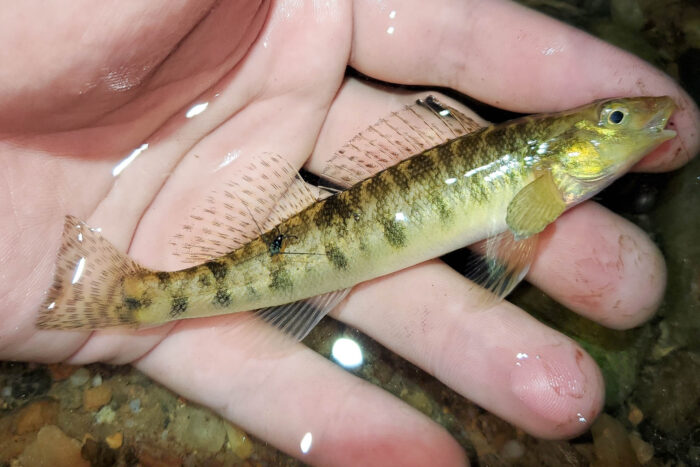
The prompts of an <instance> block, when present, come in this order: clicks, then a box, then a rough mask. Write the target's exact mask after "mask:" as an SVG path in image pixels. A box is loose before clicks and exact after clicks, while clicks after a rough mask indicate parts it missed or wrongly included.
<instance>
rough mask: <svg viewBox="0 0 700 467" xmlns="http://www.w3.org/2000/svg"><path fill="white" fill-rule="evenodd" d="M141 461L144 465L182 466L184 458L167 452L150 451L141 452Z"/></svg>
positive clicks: (148, 466)
mask: <svg viewBox="0 0 700 467" xmlns="http://www.w3.org/2000/svg"><path fill="white" fill-rule="evenodd" d="M139 463H140V464H141V465H143V466H144V467H180V466H181V465H182V460H181V459H180V458H178V457H174V456H170V455H167V454H160V455H158V454H154V453H150V452H148V451H142V452H140V453H139Z"/></svg>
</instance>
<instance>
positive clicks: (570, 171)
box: [550, 96, 676, 204]
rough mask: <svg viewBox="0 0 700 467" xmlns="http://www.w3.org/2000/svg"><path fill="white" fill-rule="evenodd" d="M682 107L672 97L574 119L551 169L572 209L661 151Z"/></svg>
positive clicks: (623, 103)
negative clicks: (673, 118) (669, 125)
mask: <svg viewBox="0 0 700 467" xmlns="http://www.w3.org/2000/svg"><path fill="white" fill-rule="evenodd" d="M675 108H676V105H675V103H674V102H673V100H672V99H671V98H670V97H668V96H662V97H632V98H620V99H607V100H602V101H597V102H594V103H593V104H590V105H588V106H585V107H582V108H579V109H577V110H576V111H574V112H572V113H571V114H569V115H568V116H567V117H568V118H567V120H568V122H567V123H568V125H567V127H568V129H567V131H564V132H563V133H562V134H560V135H559V136H558V137H557V138H556V139H557V141H556V143H555V144H552V147H553V149H554V150H555V151H554V154H552V155H553V156H554V157H553V158H552V161H553V163H552V165H551V167H550V168H551V169H552V172H553V175H554V178H555V180H557V181H558V183H557V184H558V185H559V186H560V190H561V191H562V195H563V197H564V200H565V201H566V202H567V204H576V203H579V202H581V201H583V200H585V199H587V198H590V197H591V196H593V195H594V194H595V193H597V192H599V191H600V190H602V189H603V188H605V187H606V186H608V185H609V184H610V183H612V182H613V181H614V180H615V179H617V178H619V177H620V176H621V175H623V174H624V173H625V172H626V171H627V170H629V169H630V168H631V167H632V166H633V165H634V164H636V163H637V162H639V160H641V159H642V158H643V157H644V156H645V155H646V154H648V153H649V152H650V151H651V150H653V149H654V148H656V147H657V146H658V145H660V144H661V143H663V142H664V141H667V140H669V139H671V138H673V137H675V136H676V132H675V131H673V130H668V129H666V124H667V123H668V119H669V117H670V116H671V114H672V113H673V111H674V110H675Z"/></svg>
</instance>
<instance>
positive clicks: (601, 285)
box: [527, 202, 666, 329]
mask: <svg viewBox="0 0 700 467" xmlns="http://www.w3.org/2000/svg"><path fill="white" fill-rule="evenodd" d="M527 279H528V281H530V282H532V283H533V284H534V285H536V286H537V287H538V288H540V289H541V290H543V291H544V292H546V293H547V294H548V295H549V296H551V297H552V298H554V299H555V300H556V301H558V302H559V303H562V304H563V305H566V306H567V307H568V308H570V309H571V310H574V311H577V312H578V313H580V314H582V315H584V316H587V317H588V318H590V319H592V320H594V321H597V322H599V323H601V324H604V325H605V326H608V327H611V328H615V329H627V328H630V327H633V326H636V325H638V324H640V323H642V322H644V321H646V320H647V319H648V318H649V317H650V316H651V315H652V314H653V313H654V312H655V311H656V310H657V308H658V306H659V303H660V302H661V299H662V298H663V293H664V290H665V288H666V266H665V263H664V260H663V257H662V256H661V252H660V251H659V250H658V248H657V247H656V246H655V245H654V244H653V243H652V241H651V240H650V239H649V237H648V236H647V235H646V234H645V233H644V232H643V231H642V230H641V229H639V228H638V227H637V226H635V225H634V224H632V223H631V222H628V221H626V220H625V219H623V218H621V217H620V216H618V215H616V214H614V213H612V212H610V211H608V210H607V209H605V208H604V207H602V206H599V205H597V204H595V203H592V202H589V203H585V204H583V205H581V206H578V207H576V208H574V209H573V210H571V211H568V212H566V213H565V214H564V215H562V216H561V217H560V218H559V219H557V221H556V222H555V223H554V224H553V225H551V226H550V227H548V228H547V230H545V231H544V232H543V233H542V234H541V236H540V245H539V248H538V253H537V256H536V259H535V261H534V263H533V265H532V267H531V268H530V271H529V272H528V275H527Z"/></svg>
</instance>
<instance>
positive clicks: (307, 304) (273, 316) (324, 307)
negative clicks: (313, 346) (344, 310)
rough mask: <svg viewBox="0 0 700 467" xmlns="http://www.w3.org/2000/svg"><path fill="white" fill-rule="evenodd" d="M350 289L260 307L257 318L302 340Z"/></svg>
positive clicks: (256, 313)
mask: <svg viewBox="0 0 700 467" xmlns="http://www.w3.org/2000/svg"><path fill="white" fill-rule="evenodd" d="M348 292H350V289H342V290H336V291H333V292H329V293H326V294H323V295H318V296H316V297H312V298H309V299H306V300H301V301H298V302H292V303H286V304H284V305H279V306H273V307H268V308H262V309H260V310H257V311H256V312H255V316H256V317H257V318H260V319H262V320H263V321H265V322H266V323H268V324H270V325H272V326H273V327H275V328H277V329H278V330H280V331H282V332H283V333H284V334H285V335H287V336H289V337H291V338H293V339H296V340H302V339H303V338H304V337H306V336H307V335H308V334H309V332H311V330H312V329H313V328H314V327H315V326H316V325H317V324H318V322H319V321H321V319H322V318H323V317H324V316H326V315H327V314H328V313H329V312H330V311H331V310H332V309H333V308H335V306H336V305H338V303H340V302H341V301H342V300H343V299H344V298H345V296H346V295H347V294H348Z"/></svg>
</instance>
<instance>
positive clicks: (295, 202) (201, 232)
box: [170, 153, 323, 264]
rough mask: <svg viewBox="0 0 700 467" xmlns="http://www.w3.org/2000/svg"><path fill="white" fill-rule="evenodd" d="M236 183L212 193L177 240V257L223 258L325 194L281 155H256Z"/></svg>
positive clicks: (187, 260) (191, 260)
mask: <svg viewBox="0 0 700 467" xmlns="http://www.w3.org/2000/svg"><path fill="white" fill-rule="evenodd" d="M237 174H239V176H238V178H237V179H235V180H229V181H227V182H226V183H225V185H224V186H223V187H221V188H218V189H215V190H212V191H211V192H210V193H209V194H208V195H207V197H206V198H205V199H204V200H203V203H202V204H201V205H199V206H198V207H196V208H195V209H193V211H192V212H191V213H190V216H189V217H190V219H191V221H190V222H188V223H187V224H186V225H184V226H183V228H182V231H181V232H180V233H179V234H177V235H175V237H173V238H172V240H171V242H170V244H171V246H172V247H173V248H174V252H173V254H174V255H176V256H180V257H182V258H183V261H184V262H185V263H189V264H199V263H203V262H206V261H208V260H210V259H213V258H217V257H220V256H223V255H225V254H227V253H229V252H231V251H233V250H235V249H237V248H239V247H241V246H243V245H245V244H246V243H248V242H249V241H251V240H253V239H254V238H256V237H258V236H260V235H261V234H263V233H265V232H267V231H268V230H270V229H271V228H273V227H274V226H276V225H278V224H279V223H281V222H282V221H284V220H286V219H288V218H289V217H291V216H293V215H295V214H297V213H298V212H299V211H301V210H303V209H304V208H306V207H307V206H309V205H310V204H312V203H314V202H315V201H317V200H319V199H320V198H321V197H322V196H323V193H322V190H321V189H320V188H318V187H314V186H312V185H309V184H308V183H306V182H305V181H304V180H303V179H302V178H301V175H299V172H298V171H297V170H296V169H295V168H294V167H292V166H291V165H290V164H289V163H288V162H287V161H286V160H285V159H284V158H283V157H281V156H279V155H277V154H270V153H266V154H261V155H259V156H256V157H253V158H252V160H250V162H248V164H246V165H245V166H244V167H243V168H242V169H241V170H239V171H237Z"/></svg>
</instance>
